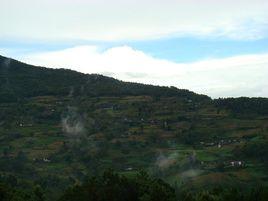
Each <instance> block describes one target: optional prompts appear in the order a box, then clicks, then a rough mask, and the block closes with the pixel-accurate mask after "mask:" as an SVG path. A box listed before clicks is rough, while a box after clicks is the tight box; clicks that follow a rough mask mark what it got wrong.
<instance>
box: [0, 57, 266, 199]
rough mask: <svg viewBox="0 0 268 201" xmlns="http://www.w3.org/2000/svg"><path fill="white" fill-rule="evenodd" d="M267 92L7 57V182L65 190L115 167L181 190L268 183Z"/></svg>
mask: <svg viewBox="0 0 268 201" xmlns="http://www.w3.org/2000/svg"><path fill="white" fill-rule="evenodd" d="M267 157H268V99H266V98H237V99H233V98H229V99H217V100H212V99H211V98H209V97H208V96H205V95H199V94H195V93H194V92H191V91H188V90H182V89H177V88H175V87H159V86H152V85H143V84H137V83H128V82H122V81H118V80H116V79H113V78H109V77H105V76H102V75H88V74H82V73H78V72H74V71H71V70H65V69H57V70H55V69H48V68H44V67H35V66H31V65H27V64H24V63H21V62H19V61H15V60H12V59H8V58H5V57H0V175H1V177H0V181H4V182H6V183H9V184H10V185H13V186H19V187H21V188H28V187H29V186H32V185H36V184H38V185H40V186H41V187H42V189H44V191H45V194H46V196H47V197H49V198H51V199H52V198H53V199H54V198H57V197H59V195H60V194H61V193H62V192H63V191H64V190H65V189H66V188H67V187H68V186H69V185H72V184H79V183H80V182H81V181H83V180H84V179H85V178H87V177H88V176H90V175H97V174H99V173H101V172H102V171H103V170H106V169H108V168H113V169H114V170H116V171H117V172H119V173H120V174H122V175H126V176H128V177H132V176H133V175H135V174H137V171H138V170H140V169H144V170H146V171H147V172H149V173H150V175H153V176H156V177H158V178H162V179H164V180H165V181H167V182H169V183H170V184H171V185H173V186H174V187H177V188H179V189H182V188H183V189H184V188H185V189H191V190H197V189H202V188H208V189H209V188H210V187H213V186H217V185H221V186H229V187H232V186H241V187H243V188H250V187H252V186H255V185H256V184H261V185H264V186H266V187H267V185H268V183H267V182H268V174H267V170H268V163H267V161H268V158H267Z"/></svg>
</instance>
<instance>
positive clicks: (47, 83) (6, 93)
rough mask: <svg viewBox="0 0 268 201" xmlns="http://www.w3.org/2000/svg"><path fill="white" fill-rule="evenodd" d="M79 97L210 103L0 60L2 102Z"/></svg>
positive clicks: (180, 92) (185, 93)
mask: <svg viewBox="0 0 268 201" xmlns="http://www.w3.org/2000/svg"><path fill="white" fill-rule="evenodd" d="M69 94H72V95H76V96H91V97H92V96H123V95H151V96H163V97H166V96H180V97H185V98H187V97H188V98H191V99H200V100H202V99H210V98H209V97H208V96H205V95H198V94H195V93H193V92H191V91H189V90H185V89H177V88H175V87H159V86H153V85H144V84H138V83H129V82H122V81H119V80H116V79H114V78H110V77H106V76H103V75H97V74H83V73H79V72H76V71H72V70H67V69H50V68H44V67H36V66H32V65H28V64H25V63H22V62H19V61H16V60H13V59H9V58H6V57H3V56H0V102H10V101H16V100H17V99H21V98H27V97H34V96H44V95H57V96H66V95H69Z"/></svg>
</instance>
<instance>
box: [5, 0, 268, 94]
mask: <svg viewBox="0 0 268 201" xmlns="http://www.w3.org/2000/svg"><path fill="white" fill-rule="evenodd" d="M0 8H1V12H0V54H2V55H4V56H8V57H13V58H16V59H19V60H22V61H25V62H27V63H30V64H35V65H43V66H47V67H53V68H70V69H74V70H77V71H81V72H84V73H101V74H104V75H108V76H112V77H115V78H118V79H121V80H126V81H134V82H142V83H151V84H157V85H167V86H171V85H172V86H176V87H179V88H187V89H190V90H193V91H195V92H198V93H203V94H207V95H210V96H212V97H229V96H235V97H238V96H264V97H268V81H267V78H266V77H268V12H267V11H268V1H267V0H236V1H234V0H221V1H216V0H202V1H200V0H38V1H37V0H0Z"/></svg>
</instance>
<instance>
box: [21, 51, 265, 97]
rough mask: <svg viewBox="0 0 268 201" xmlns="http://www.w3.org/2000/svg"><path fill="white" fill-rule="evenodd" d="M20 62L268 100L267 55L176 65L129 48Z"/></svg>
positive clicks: (24, 58) (30, 57)
mask: <svg viewBox="0 0 268 201" xmlns="http://www.w3.org/2000/svg"><path fill="white" fill-rule="evenodd" d="M17 59H19V60H22V61H24V62H27V63H31V64H35V65H41V66H47V67H54V68H70V69H73V70H77V71H80V72H84V73H101V74H105V75H108V76H112V77H115V78H118V79H121V80H125V81H131V82H141V83H148V84H155V85H166V86H176V87H179V88H185V89H190V90H192V91H195V92H198V93H202V94H207V95H210V96H212V97H228V96H234V97H237V96H266V97H268V82H267V77H268V54H260V55H243V56H235V57H230V58H224V59H207V60H203V61H199V62H193V63H175V62H171V61H167V60H163V59H157V58H153V57H151V56H149V55H146V54H145V53H143V52H142V51H138V50H135V49H132V48H131V47H128V46H121V47H114V48H110V49H107V50H105V51H101V50H100V49H98V47H97V46H78V47H74V48H69V49H64V50H61V51H54V52H43V53H38V54H30V55H23V56H21V57H19V58H17Z"/></svg>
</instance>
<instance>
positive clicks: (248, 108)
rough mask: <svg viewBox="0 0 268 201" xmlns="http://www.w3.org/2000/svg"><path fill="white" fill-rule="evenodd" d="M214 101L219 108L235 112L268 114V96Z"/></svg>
mask: <svg viewBox="0 0 268 201" xmlns="http://www.w3.org/2000/svg"><path fill="white" fill-rule="evenodd" d="M214 102H215V104H216V106H217V107H218V108H224V109H227V110H230V111H231V112H233V113H235V114H243V115H255V114H260V115H267V114H268V98H247V97H241V98H225V99H216V100H215V101H214Z"/></svg>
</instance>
